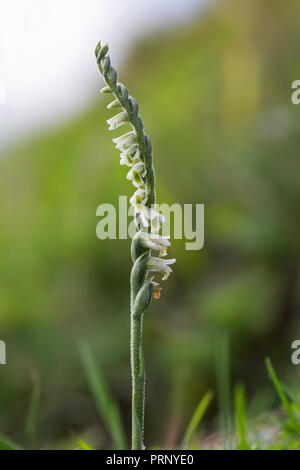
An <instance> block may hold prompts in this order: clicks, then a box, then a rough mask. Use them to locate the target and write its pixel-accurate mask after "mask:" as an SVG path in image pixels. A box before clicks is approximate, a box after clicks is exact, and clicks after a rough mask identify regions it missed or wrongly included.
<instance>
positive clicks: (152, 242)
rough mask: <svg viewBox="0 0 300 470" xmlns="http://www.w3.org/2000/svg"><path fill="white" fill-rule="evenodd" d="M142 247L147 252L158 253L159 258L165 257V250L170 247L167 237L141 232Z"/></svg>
mask: <svg viewBox="0 0 300 470" xmlns="http://www.w3.org/2000/svg"><path fill="white" fill-rule="evenodd" d="M141 238H142V245H143V246H144V248H148V249H149V250H155V251H159V254H160V256H166V255H167V248H168V247H169V246H171V243H170V242H169V238H170V237H169V236H159V235H152V234H148V233H145V232H143V233H142V234H141Z"/></svg>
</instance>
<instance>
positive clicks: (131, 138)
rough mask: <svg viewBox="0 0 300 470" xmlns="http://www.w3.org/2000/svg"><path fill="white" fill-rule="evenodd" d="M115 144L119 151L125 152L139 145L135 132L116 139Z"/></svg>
mask: <svg viewBox="0 0 300 470" xmlns="http://www.w3.org/2000/svg"><path fill="white" fill-rule="evenodd" d="M113 142H114V143H115V144H116V147H117V149H119V150H121V152H123V151H124V150H126V149H127V147H131V146H133V145H135V146H136V145H137V143H138V142H137V136H136V133H135V132H134V131H132V132H127V134H124V135H121V136H120V137H116V138H115V139H113Z"/></svg>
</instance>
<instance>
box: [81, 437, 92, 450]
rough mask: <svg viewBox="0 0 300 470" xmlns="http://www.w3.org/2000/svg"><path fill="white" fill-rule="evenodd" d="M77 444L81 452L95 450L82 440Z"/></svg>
mask: <svg viewBox="0 0 300 470" xmlns="http://www.w3.org/2000/svg"><path fill="white" fill-rule="evenodd" d="M77 444H78V446H79V448H80V450H95V449H93V448H92V447H91V446H89V445H88V444H87V443H86V442H84V441H83V440H82V439H77Z"/></svg>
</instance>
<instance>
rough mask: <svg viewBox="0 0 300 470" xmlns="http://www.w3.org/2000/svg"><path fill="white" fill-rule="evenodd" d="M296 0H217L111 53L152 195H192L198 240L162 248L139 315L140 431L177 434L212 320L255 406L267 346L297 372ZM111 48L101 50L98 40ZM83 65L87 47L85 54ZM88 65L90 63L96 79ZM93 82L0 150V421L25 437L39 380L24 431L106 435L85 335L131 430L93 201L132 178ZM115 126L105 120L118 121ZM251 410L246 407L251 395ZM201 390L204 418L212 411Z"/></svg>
mask: <svg viewBox="0 0 300 470" xmlns="http://www.w3.org/2000/svg"><path fill="white" fill-rule="evenodd" d="M299 18H300V3H299V2H298V1H296V0H290V1H289V2H285V1H283V0H252V1H251V2H250V1H249V2H245V1H242V0H240V1H239V0H228V1H223V2H217V3H216V5H214V6H212V7H211V8H209V9H207V10H206V11H205V13H203V14H202V15H201V17H200V18H199V19H195V20H194V22H193V23H189V24H185V25H183V26H182V27H180V28H176V30H171V31H170V30H168V32H166V33H163V32H156V33H155V34H153V35H151V36H149V37H146V38H145V39H144V40H142V41H140V42H139V43H138V44H136V45H135V47H134V49H133V51H132V54H131V55H130V57H129V58H128V60H127V61H126V64H124V67H123V69H122V70H121V71H120V80H121V81H122V82H124V83H125V84H126V85H127V86H128V88H129V90H130V92H131V93H132V94H133V96H135V97H136V99H137V100H138V102H139V103H140V107H141V114H142V117H143V119H144V122H145V127H146V131H147V133H148V134H149V135H150V136H151V138H152V142H153V148H154V163H155V169H156V175H157V193H158V201H159V202H166V203H169V204H172V203H174V202H177V203H181V204H184V203H193V204H196V203H204V204H205V246H204V248H203V249H202V250H201V251H186V250H185V246H184V241H180V240H175V241H174V242H173V244H172V247H171V250H170V256H171V257H175V258H176V259H177V263H176V265H175V269H174V273H173V274H172V276H170V278H169V280H168V282H167V283H166V284H165V285H164V291H163V295H162V298H161V299H160V301H158V302H155V303H153V304H152V307H151V309H149V311H148V312H147V314H146V317H145V333H144V345H145V356H146V366H147V374H148V376H147V403H146V442H147V443H148V444H149V445H152V446H153V445H158V443H159V444H160V445H163V444H164V445H167V444H168V445H176V443H177V442H178V439H180V437H181V436H182V432H183V430H184V428H185V426H186V424H187V422H188V420H189V418H190V415H191V413H192V411H193V409H194V408H195V406H196V404H197V402H198V400H199V398H201V396H202V394H203V393H204V392H205V391H206V390H207V389H208V388H213V389H214V388H215V378H214V355H215V352H216V351H217V350H218V345H219V338H220V337H221V336H222V335H223V334H226V335H228V336H229V338H230V345H231V366H232V375H233V382H234V381H235V380H236V379H241V380H243V381H244V382H245V384H246V387H247V393H248V399H249V402H250V404H252V405H253V410H254V409H255V412H257V413H258V412H259V411H260V410H261V409H263V408H264V407H265V406H270V407H271V406H273V405H274V406H276V398H275V396H274V393H273V391H272V390H271V385H269V383H268V379H267V374H266V372H265V365H264V358H265V357H266V356H270V357H271V358H272V360H273V362H274V363H275V364H276V366H277V367H278V368H279V370H280V372H281V374H282V375H283V376H284V377H286V378H287V379H290V380H291V381H294V382H296V383H297V380H298V381H299V370H300V369H297V367H296V366H293V365H292V364H291V360H290V356H291V343H292V341H293V340H294V339H298V338H299V337H300V320H299V309H300V305H299V304H300V294H299V283H300V271H299V267H300V264H299V261H300V258H299V255H300V253H299V230H300V205H299V197H300V186H299V169H300V165H299V148H300V119H299V118H300V108H299V107H297V106H295V105H292V103H291V93H292V90H291V83H292V82H293V81H294V80H296V79H299V78H300V61H299V52H300V51H299V44H300V19H299ZM112 60H113V57H112ZM95 67H96V63H95ZM101 84H102V81H101V78H100V76H99V88H100V87H101ZM105 104H107V100H106V98H105V97H102V96H100V95H99V94H97V93H96V91H95V98H94V100H93V102H92V104H91V107H90V109H89V110H87V111H85V112H83V113H82V114H81V115H79V116H77V117H76V118H74V119H73V120H72V121H68V122H67V123H64V124H60V125H58V126H57V127H56V128H55V129H53V128H51V129H49V131H48V132H44V133H43V134H39V135H37V136H36V137H34V138H31V139H27V140H24V141H23V142H21V143H20V142H19V143H18V144H17V145H10V148H6V149H5V150H2V155H1V161H0V218H1V230H0V258H1V263H0V312H1V329H0V337H1V339H3V340H5V341H6V344H7V363H8V364H7V365H6V366H1V367H0V383H1V386H0V434H6V435H9V436H10V437H12V438H14V439H15V440H18V441H19V442H20V443H23V442H24V440H25V436H24V426H25V421H26V413H27V409H28V403H29V400H30V394H31V390H32V383H31V379H30V370H31V369H32V368H34V369H37V370H38V371H39V374H40V380H41V390H42V397H41V405H40V409H39V413H38V445H39V446H49V445H52V446H53V447H62V446H64V445H68V442H69V441H72V433H75V434H76V435H84V434H85V433H91V434H92V435H93V439H94V442H95V441H96V443H97V444H96V445H97V446H98V447H104V448H105V447H109V445H110V439H109V436H108V434H107V432H106V431H105V429H104V426H103V423H102V421H101V419H100V418H99V416H98V414H97V411H96V408H95V404H94V401H93V399H92V397H91V394H90V392H89V390H88V386H87V384H86V379H85V377H84V373H83V370H82V366H81V364H80V359H79V354H78V348H77V344H78V341H79V340H80V339H82V338H85V339H86V340H87V341H88V342H89V344H90V346H91V348H92V350H93V352H94V353H95V356H96V358H97V361H98V363H99V366H101V370H102V372H103V375H104V376H105V378H106V380H107V383H108V385H109V387H110V389H111V391H112V393H113V395H114V397H115V398H116V399H117V401H118V402H119V403H120V406H121V413H122V418H123V420H124V423H125V425H126V429H127V433H128V436H129V434H130V426H129V421H130V369H129V298H128V289H129V285H128V282H129V273H130V269H131V259H130V252H129V248H130V246H129V241H128V240H105V241H100V240H98V239H97V238H96V232H95V230H96V224H97V218H96V208H97V206H98V205H99V204H101V203H103V202H109V203H112V204H117V203H118V197H119V195H120V194H122V195H128V196H129V195H130V194H131V192H132V188H131V186H130V184H129V183H128V181H126V178H125V170H124V167H120V166H119V164H118V162H119V156H118V151H117V150H115V149H114V148H113V146H112V143H111V138H112V137H114V136H116V134H114V136H113V135H112V133H109V132H108V131H107V126H106V123H105V120H106V119H108V118H109V117H110V115H111V112H109V111H107V110H106V109H105ZM117 135H119V134H118V133H117ZM253 413H254V411H253ZM216 414H217V409H216V405H215V406H214V407H212V408H211V411H210V414H209V415H208V418H207V420H206V422H205V425H206V431H207V432H209V431H210V430H212V429H214V425H215V417H216Z"/></svg>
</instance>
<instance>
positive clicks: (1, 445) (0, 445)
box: [0, 436, 22, 450]
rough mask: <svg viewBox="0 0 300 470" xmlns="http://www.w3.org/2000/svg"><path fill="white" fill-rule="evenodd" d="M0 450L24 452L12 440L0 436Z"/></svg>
mask: <svg viewBox="0 0 300 470" xmlns="http://www.w3.org/2000/svg"><path fill="white" fill-rule="evenodd" d="M0 450H22V448H21V447H19V446H18V445H17V444H15V443H14V442H12V441H11V440H10V439H8V438H6V437H4V436H0Z"/></svg>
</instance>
